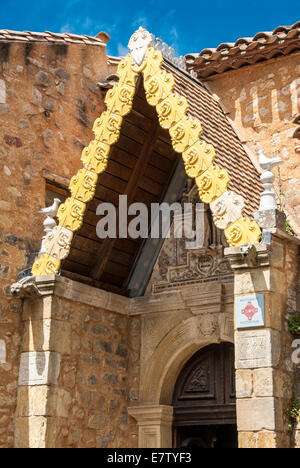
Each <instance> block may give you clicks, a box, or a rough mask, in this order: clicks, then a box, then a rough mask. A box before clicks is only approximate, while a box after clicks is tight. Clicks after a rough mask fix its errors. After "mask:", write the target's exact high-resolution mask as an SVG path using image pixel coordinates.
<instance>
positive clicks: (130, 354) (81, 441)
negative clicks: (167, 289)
mask: <svg viewBox="0 0 300 468" xmlns="http://www.w3.org/2000/svg"><path fill="white" fill-rule="evenodd" d="M50 316H51V319H48V318H47V319H46V318H45V317H50ZM23 318H24V334H23V339H22V353H23V356H24V357H25V360H26V359H27V357H26V356H27V355H28V353H31V355H32V356H37V355H38V354H39V355H40V359H41V362H42V361H43V356H44V362H45V357H46V355H47V353H50V354H52V355H56V356H59V357H58V359H56V364H55V375H56V376H57V378H56V379H55V380H56V382H55V383H54V382H53V380H51V379H50V380H48V381H47V382H46V381H44V382H41V381H39V383H37V381H36V383H34V380H32V378H31V380H29V381H27V382H26V377H25V380H24V379H23V375H25V374H24V370H22V369H21V372H20V375H21V380H20V381H19V383H20V386H19V389H18V406H17V411H16V418H17V419H16V427H17V430H16V435H15V446H16V447H18V448H19V447H40V446H41V445H40V444H41V443H42V442H41V439H42V437H41V432H42V426H43V424H44V425H47V426H48V429H47V432H48V435H47V437H48V442H47V443H48V446H49V447H55V448H106V447H113V448H118V447H120V448H126V447H137V443H138V442H137V427H136V423H135V421H134V419H133V418H131V417H129V416H128V411H127V407H128V405H129V404H133V403H134V402H135V401H136V400H137V399H138V391H139V390H138V388H139V368H140V363H139V353H140V319H139V318H137V317H132V318H130V317H128V316H125V315H121V314H118V313H114V312H109V311H107V310H104V309H101V308H96V307H92V306H91V305H87V304H83V303H80V302H77V301H71V300H68V299H65V298H61V297H57V296H53V297H52V298H51V297H49V298H47V299H46V300H44V301H41V300H39V299H38V298H36V299H34V300H26V303H25V307H24V313H23ZM25 360H24V362H25ZM34 361H36V358H35V357H34ZM32 365H33V366H34V368H35V367H36V368H37V369H38V368H39V365H38V364H32ZM34 373H36V371H34ZM49 375H51V372H49ZM37 377H38V376H37ZM45 408H46V410H45ZM29 428H30V431H29Z"/></svg>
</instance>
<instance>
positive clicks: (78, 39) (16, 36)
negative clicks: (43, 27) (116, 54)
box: [0, 29, 106, 46]
mask: <svg viewBox="0 0 300 468" xmlns="http://www.w3.org/2000/svg"><path fill="white" fill-rule="evenodd" d="M3 41H5V42H6V41H9V42H13V41H14V42H46V43H47V42H52V43H57V44H64V43H66V44H83V45H84V44H88V45H98V46H99V45H100V46H105V45H106V44H105V43H104V42H103V41H102V40H101V39H99V38H98V37H90V36H86V35H83V36H80V35H78V34H69V33H52V32H50V31H45V32H42V33H41V32H31V31H9V30H8V29H0V42H3Z"/></svg>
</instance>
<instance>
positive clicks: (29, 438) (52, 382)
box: [13, 275, 71, 448]
mask: <svg viewBox="0 0 300 468" xmlns="http://www.w3.org/2000/svg"><path fill="white" fill-rule="evenodd" d="M17 289H18V288H17ZM54 289H55V276H54V275H50V276H44V277H37V278H35V279H34V280H33V282H32V283H30V284H28V285H24V286H22V287H20V288H19V290H14V288H13V292H14V293H15V294H18V293H19V295H20V296H21V297H23V298H24V305H23V327H24V329H23V339H22V353H21V359H20V370H19V382H18V396H17V409H16V419H15V447H16V448H53V447H55V438H56V425H57V424H56V423H57V418H58V417H66V416H68V406H69V405H70V404H71V397H70V395H69V394H68V392H66V391H64V390H62V389H59V388H58V385H57V382H58V376H59V373H60V362H61V355H62V354H70V352H71V349H70V346H71V328H70V324H68V323H67V322H65V321H62V320H61V319H60V317H59V313H58V307H57V298H56V297H55V296H54Z"/></svg>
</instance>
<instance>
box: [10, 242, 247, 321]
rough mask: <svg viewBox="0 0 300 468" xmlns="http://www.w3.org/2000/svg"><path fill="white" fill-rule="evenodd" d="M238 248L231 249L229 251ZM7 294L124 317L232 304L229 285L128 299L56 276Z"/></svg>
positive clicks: (199, 310)
mask: <svg viewBox="0 0 300 468" xmlns="http://www.w3.org/2000/svg"><path fill="white" fill-rule="evenodd" d="M238 249H239V248H238V247H235V248H233V249H232V250H237V251H238ZM11 293H12V295H14V296H17V297H20V298H21V299H24V298H27V297H46V296H52V295H55V296H58V297H63V298H65V299H68V300H70V301H74V302H79V303H82V304H87V305H91V306H93V307H98V308H102V309H106V310H109V311H111V312H117V313H119V314H122V315H127V316H135V315H144V314H149V313H153V312H160V313H170V312H172V311H178V310H186V309H187V310H190V311H191V313H192V314H194V315H198V314H202V313H206V312H211V313H220V312H221V308H222V304H223V302H224V301H225V302H226V303H231V302H233V285H232V284H231V283H226V284H203V285H201V284H200V285H199V284H195V285H194V286H188V287H187V286H186V287H183V288H181V289H180V290H176V291H172V292H168V293H161V294H155V295H151V296H142V297H137V298H128V297H124V296H120V295H118V294H114V293H110V292H107V291H104V290H101V289H97V288H94V287H93V286H89V285H86V284H83V283H79V282H77V281H74V280H71V279H69V278H64V277H62V276H58V275H47V276H36V277H31V278H29V279H28V281H27V282H26V283H23V284H22V283H21V282H20V283H15V284H13V285H12V286H11Z"/></svg>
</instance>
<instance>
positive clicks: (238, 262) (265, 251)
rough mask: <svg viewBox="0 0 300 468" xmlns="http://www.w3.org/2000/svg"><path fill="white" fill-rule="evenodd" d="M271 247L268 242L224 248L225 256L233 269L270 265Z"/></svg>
mask: <svg viewBox="0 0 300 468" xmlns="http://www.w3.org/2000/svg"><path fill="white" fill-rule="evenodd" d="M270 256H271V247H270V245H268V244H255V245H249V246H242V247H229V248H226V249H225V257H226V258H227V259H228V260H229V262H230V266H231V268H232V269H233V270H238V269H242V268H247V269H249V268H255V267H265V266H269V265H270V259H271V257H270Z"/></svg>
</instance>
